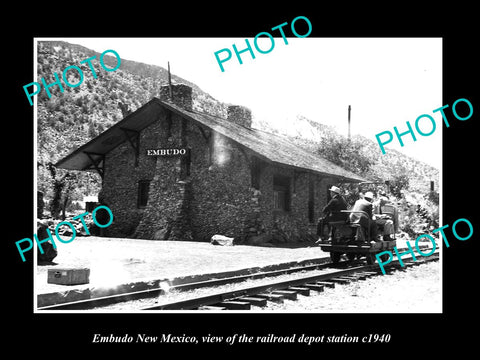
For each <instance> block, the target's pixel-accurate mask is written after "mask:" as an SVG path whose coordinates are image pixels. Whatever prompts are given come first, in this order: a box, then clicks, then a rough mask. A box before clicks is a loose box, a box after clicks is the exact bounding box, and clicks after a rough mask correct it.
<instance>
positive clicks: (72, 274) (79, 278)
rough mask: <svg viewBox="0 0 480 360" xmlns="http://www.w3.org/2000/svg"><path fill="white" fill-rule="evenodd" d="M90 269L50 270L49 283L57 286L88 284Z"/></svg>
mask: <svg viewBox="0 0 480 360" xmlns="http://www.w3.org/2000/svg"><path fill="white" fill-rule="evenodd" d="M89 278H90V269H88V268H79V269H74V268H68V269H65V268H64V269H48V278H47V283H49V284H57V285H80V284H88V283H89V281H90V279H89Z"/></svg>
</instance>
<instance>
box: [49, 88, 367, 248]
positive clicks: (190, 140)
mask: <svg viewBox="0 0 480 360" xmlns="http://www.w3.org/2000/svg"><path fill="white" fill-rule="evenodd" d="M171 94H172V97H171V98H170V88H169V87H168V86H165V87H162V88H161V91H160V96H159V97H158V98H156V97H155V98H153V99H152V100H150V101H149V102H148V103H146V104H145V105H143V106H142V107H140V108H139V109H137V110H136V111H135V112H132V113H131V114H129V115H128V116H126V117H125V118H124V119H123V120H121V121H119V122H118V123H116V124H115V125H113V126H112V127H110V128H109V129H107V130H106V131H104V132H103V133H101V134H100V135H98V136H97V137H96V138H94V139H92V140H91V141H89V142H88V143H86V144H84V145H83V146H81V147H80V148H78V149H76V150H75V151H73V152H72V153H71V154H69V155H68V156H66V157H65V158H63V159H61V160H60V161H59V162H58V163H57V164H56V166H57V167H60V168H64V169H71V170H82V171H97V172H98V173H99V174H100V176H101V177H102V189H101V191H100V193H99V196H98V198H99V202H100V203H102V204H104V205H107V206H108V207H109V208H110V209H111V210H112V212H113V215H114V222H113V224H112V225H111V226H109V227H108V228H107V229H105V230H106V235H107V236H112V237H129V238H140V239H154V240H160V239H165V240H196V241H209V240H210V238H211V237H212V236H213V235H215V234H220V235H225V236H228V237H234V238H235V242H237V243H242V242H244V241H253V242H254V241H255V239H258V238H260V237H271V238H273V240H275V239H276V240H278V241H290V240H299V239H303V238H308V237H309V236H310V235H311V234H315V231H316V222H317V220H318V218H319V217H320V216H321V209H322V208H323V207H324V206H325V205H326V203H327V201H328V200H329V199H328V196H329V195H328V188H329V187H330V186H331V185H335V184H338V183H339V182H341V181H345V182H360V181H363V180H364V179H362V178H361V177H359V176H357V175H355V174H353V173H351V172H349V171H347V170H345V169H343V168H341V167H338V166H336V165H334V164H332V163H331V162H329V161H327V160H325V159H323V158H321V157H319V156H317V155H315V154H312V153H310V152H308V151H306V150H304V149H302V148H300V147H298V146H296V145H294V144H292V143H291V142H289V141H287V140H286V139H285V138H284V137H282V136H278V135H274V134H270V133H267V132H264V131H261V130H257V129H254V128H252V127H251V124H252V119H251V113H250V111H249V110H248V109H246V108H244V107H241V106H230V107H228V109H227V114H226V118H223V117H219V116H216V115H212V114H208V113H204V112H200V111H196V110H194V109H193V106H192V88H190V87H188V86H186V85H183V84H177V85H172V88H171ZM175 150H176V151H175ZM309 234H310V235H309Z"/></svg>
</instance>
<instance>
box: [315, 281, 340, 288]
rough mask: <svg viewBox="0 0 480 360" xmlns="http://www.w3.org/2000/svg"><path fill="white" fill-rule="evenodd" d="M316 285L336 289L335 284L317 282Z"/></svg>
mask: <svg viewBox="0 0 480 360" xmlns="http://www.w3.org/2000/svg"><path fill="white" fill-rule="evenodd" d="M315 284H317V285H322V286H325V287H329V288H335V283H334V282H328V281H317V282H315Z"/></svg>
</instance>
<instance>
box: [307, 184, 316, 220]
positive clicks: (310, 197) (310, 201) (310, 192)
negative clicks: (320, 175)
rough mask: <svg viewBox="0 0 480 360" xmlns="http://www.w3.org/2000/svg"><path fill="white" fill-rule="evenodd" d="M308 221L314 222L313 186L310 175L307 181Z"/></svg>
mask: <svg viewBox="0 0 480 360" xmlns="http://www.w3.org/2000/svg"><path fill="white" fill-rule="evenodd" d="M308 221H309V223H310V224H313V223H314V222H315V188H314V182H313V178H312V177H310V179H309V181H308Z"/></svg>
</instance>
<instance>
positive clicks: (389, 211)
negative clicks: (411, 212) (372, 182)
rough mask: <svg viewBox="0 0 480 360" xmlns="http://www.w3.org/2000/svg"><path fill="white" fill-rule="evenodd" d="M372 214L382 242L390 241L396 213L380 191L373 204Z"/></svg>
mask: <svg viewBox="0 0 480 360" xmlns="http://www.w3.org/2000/svg"><path fill="white" fill-rule="evenodd" d="M373 214H374V219H375V223H376V224H377V230H378V233H379V234H380V235H382V236H383V240H384V241H390V240H392V238H391V236H390V235H392V234H394V233H395V223H396V222H398V212H397V208H396V207H395V206H394V205H393V203H392V202H391V201H390V199H389V198H388V196H387V194H386V193H385V192H384V191H381V192H380V196H379V198H378V200H377V201H374V202H373Z"/></svg>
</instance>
